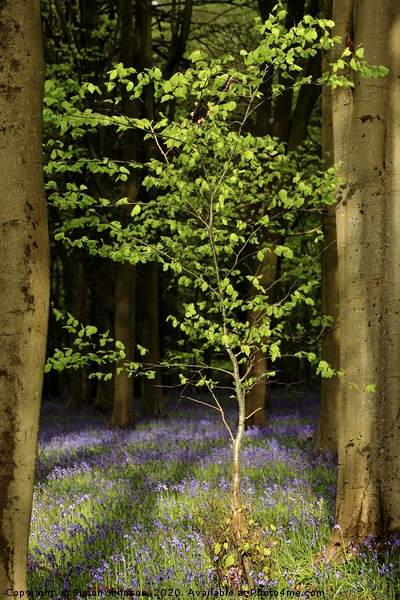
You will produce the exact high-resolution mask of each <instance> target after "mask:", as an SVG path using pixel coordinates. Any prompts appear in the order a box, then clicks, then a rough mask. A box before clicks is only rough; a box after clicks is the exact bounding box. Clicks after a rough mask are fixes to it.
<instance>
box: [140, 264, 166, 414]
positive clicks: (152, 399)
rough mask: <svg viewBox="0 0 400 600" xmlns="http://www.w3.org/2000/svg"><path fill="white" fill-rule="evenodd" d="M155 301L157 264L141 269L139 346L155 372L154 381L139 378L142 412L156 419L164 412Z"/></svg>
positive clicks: (158, 312) (157, 318)
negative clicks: (143, 350)
mask: <svg viewBox="0 0 400 600" xmlns="http://www.w3.org/2000/svg"><path fill="white" fill-rule="evenodd" d="M159 314H160V309H159V300H158V265H157V263H148V264H146V265H144V267H143V269H142V345H143V346H144V347H145V348H146V349H147V350H148V354H147V355H146V362H149V363H150V365H151V367H152V368H153V365H154V369H153V370H154V371H155V378H154V379H147V378H145V377H143V379H142V392H141V412H142V414H144V415H149V416H158V415H163V414H164V412H165V402H164V394H163V389H162V381H161V371H160V368H159V367H158V366H157V365H158V363H159V361H160V345H159V344H160V326H159Z"/></svg>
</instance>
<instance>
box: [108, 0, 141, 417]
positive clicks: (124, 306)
mask: <svg viewBox="0 0 400 600" xmlns="http://www.w3.org/2000/svg"><path fill="white" fill-rule="evenodd" d="M119 10H120V25H121V45H120V57H121V61H122V62H123V64H124V65H125V66H126V67H129V66H132V62H133V56H134V48H133V43H134V39H133V22H132V12H133V6H132V0H121V2H120V8H119ZM123 103H124V109H125V113H126V114H127V116H130V117H137V116H138V106H137V103H135V102H134V101H132V100H130V98H129V95H128V94H127V93H124V95H123ZM123 144H124V146H123V157H124V160H125V161H126V162H129V161H130V160H134V161H137V160H138V157H139V156H140V150H139V144H138V138H137V135H136V132H135V131H134V130H132V129H131V130H128V131H126V132H125V133H124V142H123ZM137 192H138V180H137V174H136V173H132V174H131V175H130V176H129V178H128V180H127V181H126V182H124V184H123V185H122V190H121V195H122V197H126V198H129V201H130V202H135V201H136V198H137ZM129 213H130V210H129V209H127V206H125V205H123V206H121V209H120V220H121V223H122V224H126V223H127V222H128V220H129V218H130V214H129ZM135 314H136V269H135V267H134V266H133V265H131V264H129V263H123V264H119V265H118V266H117V272H116V282H115V322H114V335H115V339H117V340H119V341H120V342H122V343H123V344H124V346H125V353H126V359H127V360H131V361H133V360H134V358H135V347H136V331H135V328H136V319H135ZM133 397H134V379H133V376H130V377H129V376H128V374H127V373H126V372H125V371H124V372H122V373H120V374H119V375H116V377H115V383H114V403H113V412H112V416H111V425H112V426H113V427H132V426H133V425H134V408H133Z"/></svg>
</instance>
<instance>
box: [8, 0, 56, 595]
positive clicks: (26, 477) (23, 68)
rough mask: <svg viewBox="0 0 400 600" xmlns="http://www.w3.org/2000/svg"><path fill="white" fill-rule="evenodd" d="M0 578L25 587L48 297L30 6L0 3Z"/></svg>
mask: <svg viewBox="0 0 400 600" xmlns="http://www.w3.org/2000/svg"><path fill="white" fill-rule="evenodd" d="M0 23H1V34H0V35H1V38H0V39H1V41H0V44H1V53H0V89H1V94H0V181H1V193H0V256H1V260H0V290H1V293H0V318H1V326H0V356H1V360H0V413H1V419H0V584H1V593H2V594H5V591H6V590H7V589H10V590H15V593H19V591H20V590H26V589H27V587H26V576H27V552H28V536H29V525H30V517H31V507H32V495H33V481H34V475H35V465H36V453H37V435H38V427H39V410H40V400H41V393H42V382H43V370H44V361H45V351H46V335H47V319H48V304H49V253H48V235H47V216H46V203H45V196H44V185H43V174H42V95H43V75H44V63H43V56H42V39H41V23H40V5H39V2H38V1H36V0H32V2H20V1H17V0H8V2H1V3H0Z"/></svg>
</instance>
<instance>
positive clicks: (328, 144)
mask: <svg viewBox="0 0 400 600" xmlns="http://www.w3.org/2000/svg"><path fill="white" fill-rule="evenodd" d="M320 9H321V12H322V15H323V16H324V18H327V19H330V18H332V0H322V1H321V2H320ZM330 59H331V57H330V54H329V53H325V54H324V56H323V58H322V68H323V71H328V68H329V62H330ZM322 155H323V159H324V161H325V166H326V168H329V167H331V166H332V165H333V164H334V153H333V124H332V98H331V88H330V87H328V86H325V87H324V88H323V90H322ZM325 210H326V212H325V214H324V215H323V218H322V224H323V231H324V242H323V248H322V284H321V286H322V290H321V312H322V314H324V315H329V316H330V317H332V318H333V323H332V326H331V327H330V329H329V330H328V331H327V332H326V334H325V336H324V338H323V340H322V359H323V360H325V361H326V362H327V363H328V364H329V365H330V366H331V367H332V368H333V369H335V370H339V368H340V329H339V327H340V322H339V281H338V257H337V243H336V208H335V206H333V205H330V206H327V207H326V209H325ZM340 394H341V392H340V381H339V379H338V377H331V378H330V379H327V378H323V379H322V382H321V410H320V416H319V422H318V430H317V436H316V441H315V449H316V450H326V451H328V452H331V453H332V454H337V452H338V435H339V430H338V419H339V411H340V397H341V396H340Z"/></svg>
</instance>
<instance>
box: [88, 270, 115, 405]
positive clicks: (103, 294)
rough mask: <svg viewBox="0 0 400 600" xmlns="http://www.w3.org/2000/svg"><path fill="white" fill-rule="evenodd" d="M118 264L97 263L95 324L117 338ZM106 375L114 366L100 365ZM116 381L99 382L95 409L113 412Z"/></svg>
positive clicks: (112, 370) (112, 371)
mask: <svg viewBox="0 0 400 600" xmlns="http://www.w3.org/2000/svg"><path fill="white" fill-rule="evenodd" d="M116 267H117V264H116V263H115V262H113V261H112V260H111V259H99V260H97V261H96V263H95V268H96V274H95V297H94V310H95V315H96V318H95V322H96V323H97V324H98V327H99V330H100V331H109V332H110V335H111V337H113V338H115V335H114V326H115V280H116V277H115V271H116ZM99 370H101V371H103V372H104V373H114V370H115V366H114V365H104V367H102V366H101V365H99ZM114 384H115V382H114V379H111V380H107V381H104V379H101V380H100V381H98V382H97V388H96V397H95V400H94V408H96V409H97V410H99V411H100V412H111V410H112V408H113V402H114Z"/></svg>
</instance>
